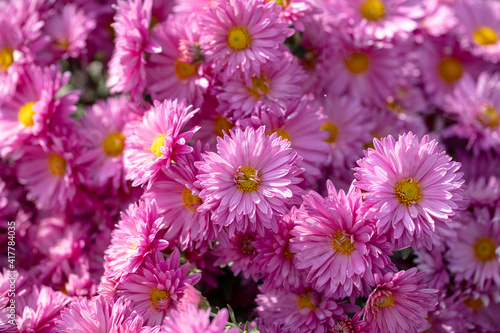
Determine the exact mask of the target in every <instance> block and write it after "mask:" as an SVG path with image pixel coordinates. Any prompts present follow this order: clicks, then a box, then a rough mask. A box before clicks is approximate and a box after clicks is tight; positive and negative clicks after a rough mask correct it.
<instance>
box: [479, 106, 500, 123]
mask: <svg viewBox="0 0 500 333" xmlns="http://www.w3.org/2000/svg"><path fill="white" fill-rule="evenodd" d="M476 118H477V120H478V121H479V122H480V123H481V124H482V125H483V126H484V127H490V128H495V127H497V126H498V112H497V110H495V109H494V108H493V107H492V106H487V107H485V108H484V110H483V112H481V113H480V114H478V115H477V117H476Z"/></svg>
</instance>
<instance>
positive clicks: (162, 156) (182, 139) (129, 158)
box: [124, 100, 199, 187]
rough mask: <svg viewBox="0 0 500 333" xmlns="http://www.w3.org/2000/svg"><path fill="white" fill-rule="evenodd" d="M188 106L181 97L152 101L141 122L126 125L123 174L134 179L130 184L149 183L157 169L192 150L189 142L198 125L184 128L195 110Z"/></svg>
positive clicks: (166, 165) (168, 166)
mask: <svg viewBox="0 0 500 333" xmlns="http://www.w3.org/2000/svg"><path fill="white" fill-rule="evenodd" d="M191 108H192V106H191V105H189V106H187V105H186V103H185V102H184V101H180V102H178V101H177V100H173V101H172V100H165V101H163V103H160V102H158V101H155V102H154V105H153V107H152V108H151V109H150V110H149V111H147V112H146V113H145V114H144V116H143V118H142V122H136V123H133V124H130V126H127V127H126V129H125V131H124V134H125V137H126V138H127V141H126V144H125V152H124V154H125V155H124V159H125V160H124V161H125V170H126V172H127V175H126V178H127V179H130V180H133V183H132V185H133V186H138V185H144V184H148V187H149V186H151V184H152V180H153V179H154V178H155V176H156V174H157V173H158V171H160V170H161V169H162V168H164V169H168V168H170V166H171V165H172V162H175V160H176V158H177V156H179V155H183V154H188V153H190V152H192V151H193V148H192V147H190V146H188V142H189V140H191V138H192V137H193V134H194V133H195V132H196V131H197V130H198V129H199V127H193V128H190V129H189V130H187V131H183V128H184V126H186V124H187V122H188V121H189V120H190V119H191V118H192V117H193V115H194V114H195V113H196V112H197V111H198V110H194V111H192V110H191Z"/></svg>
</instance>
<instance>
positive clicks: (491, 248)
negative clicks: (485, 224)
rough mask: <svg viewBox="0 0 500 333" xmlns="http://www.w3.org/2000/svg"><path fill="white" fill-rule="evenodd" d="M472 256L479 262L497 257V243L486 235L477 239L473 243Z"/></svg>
mask: <svg viewBox="0 0 500 333" xmlns="http://www.w3.org/2000/svg"><path fill="white" fill-rule="evenodd" d="M473 248H474V256H475V257H476V258H477V259H478V260H479V261H481V262H488V261H491V260H493V259H495V258H496V257H497V254H496V253H495V251H496V249H497V245H496V244H495V242H494V241H493V240H492V239H491V238H488V237H483V238H480V239H478V240H477V241H476V242H475V243H474V246H473Z"/></svg>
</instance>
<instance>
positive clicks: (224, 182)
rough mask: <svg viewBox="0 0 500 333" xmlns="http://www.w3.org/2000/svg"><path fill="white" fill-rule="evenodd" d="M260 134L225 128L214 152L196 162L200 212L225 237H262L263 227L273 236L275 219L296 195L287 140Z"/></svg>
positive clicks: (295, 174)
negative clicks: (205, 212) (250, 234)
mask: <svg viewBox="0 0 500 333" xmlns="http://www.w3.org/2000/svg"><path fill="white" fill-rule="evenodd" d="M264 131H265V128H264V127H259V129H257V130H254V129H253V128H250V127H247V128H246V129H245V130H244V131H243V130H241V129H236V130H235V131H232V130H230V131H229V133H230V135H225V136H224V139H222V138H217V142H218V144H217V153H214V152H206V153H205V154H203V161H200V162H196V163H195V165H196V167H197V168H198V169H199V170H200V174H199V175H198V176H197V178H198V180H199V182H200V186H201V188H202V191H201V192H200V198H201V199H202V200H203V205H202V206H201V207H200V209H204V208H205V207H206V208H207V209H213V213H212V219H213V222H214V224H216V225H218V226H219V227H228V228H229V236H230V237H231V236H232V235H233V234H234V233H235V231H241V232H244V231H245V230H247V228H250V230H252V231H257V232H258V233H259V234H261V235H263V234H264V233H265V229H272V230H274V231H275V232H276V231H277V230H278V226H277V221H276V220H277V217H278V216H280V215H283V214H284V213H285V212H286V204H289V203H292V201H291V200H292V199H293V198H294V197H295V196H296V195H298V194H301V189H300V188H299V187H298V186H297V184H299V183H300V182H301V178H300V174H301V173H302V172H303V169H300V168H298V167H297V163H298V162H299V161H300V159H299V158H298V157H297V155H296V153H294V152H293V151H292V149H291V148H290V142H289V141H288V140H282V139H281V138H278V136H277V134H276V133H274V134H272V135H271V136H267V135H266V134H265V133H264Z"/></svg>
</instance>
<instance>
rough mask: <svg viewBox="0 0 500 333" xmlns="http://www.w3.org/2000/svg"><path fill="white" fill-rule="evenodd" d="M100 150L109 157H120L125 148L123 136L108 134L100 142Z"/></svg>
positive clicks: (116, 133) (118, 133) (120, 134)
mask: <svg viewBox="0 0 500 333" xmlns="http://www.w3.org/2000/svg"><path fill="white" fill-rule="evenodd" d="M102 148H103V149H104V152H105V153H106V155H108V156H110V157H114V156H118V155H120V154H121V153H122V152H123V149H124V148H125V135H123V134H122V133H120V132H115V133H111V134H109V135H108V136H107V137H106V138H105V139H104V141H103V142H102Z"/></svg>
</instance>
